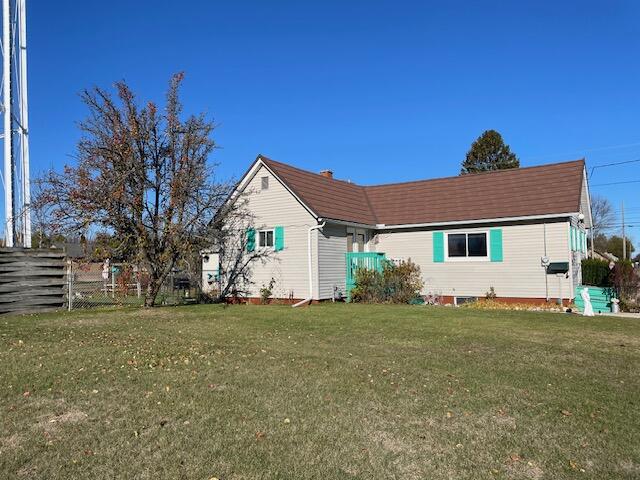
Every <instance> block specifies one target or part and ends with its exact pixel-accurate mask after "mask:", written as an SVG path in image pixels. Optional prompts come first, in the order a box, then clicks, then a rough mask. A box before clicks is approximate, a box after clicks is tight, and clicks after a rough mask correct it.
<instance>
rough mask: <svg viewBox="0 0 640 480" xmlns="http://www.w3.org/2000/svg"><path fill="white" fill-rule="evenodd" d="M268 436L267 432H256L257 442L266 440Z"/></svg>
mask: <svg viewBox="0 0 640 480" xmlns="http://www.w3.org/2000/svg"><path fill="white" fill-rule="evenodd" d="M266 436H267V434H266V433H265V432H256V440H258V441H260V440H264V439H265V437H266Z"/></svg>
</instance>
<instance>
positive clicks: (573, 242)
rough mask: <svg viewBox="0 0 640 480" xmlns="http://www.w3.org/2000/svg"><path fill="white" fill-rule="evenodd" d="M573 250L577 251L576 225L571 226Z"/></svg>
mask: <svg viewBox="0 0 640 480" xmlns="http://www.w3.org/2000/svg"><path fill="white" fill-rule="evenodd" d="M571 250H573V251H574V252H575V251H576V227H571Z"/></svg>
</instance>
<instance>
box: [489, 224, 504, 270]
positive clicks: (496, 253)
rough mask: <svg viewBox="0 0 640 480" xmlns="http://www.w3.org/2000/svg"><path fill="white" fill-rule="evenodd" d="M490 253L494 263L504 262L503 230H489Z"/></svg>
mask: <svg viewBox="0 0 640 480" xmlns="http://www.w3.org/2000/svg"><path fill="white" fill-rule="evenodd" d="M489 251H490V254H491V261H492V262H501V261H502V229H501V228H492V229H491V230H489Z"/></svg>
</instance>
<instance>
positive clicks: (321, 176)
mask: <svg viewBox="0 0 640 480" xmlns="http://www.w3.org/2000/svg"><path fill="white" fill-rule="evenodd" d="M258 157H259V158H260V159H262V160H263V161H266V162H267V163H275V164H277V165H284V166H285V167H288V168H293V169H294V170H298V171H299V172H304V173H308V174H309V175H315V176H316V177H320V178H324V179H325V180H329V181H334V182H341V183H345V184H347V185H352V186H354V187H358V188H364V186H363V185H359V184H357V183H354V182H352V181H351V180H341V179H339V178H333V177H331V178H329V177H325V176H324V175H321V174H320V173H316V172H312V171H311V170H305V169H304V168H300V167H296V166H295V165H291V164H289V163H284V162H279V161H278V160H273V159H272V158H269V157H265V156H264V155H259V156H258Z"/></svg>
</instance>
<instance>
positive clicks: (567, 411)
mask: <svg viewBox="0 0 640 480" xmlns="http://www.w3.org/2000/svg"><path fill="white" fill-rule="evenodd" d="M560 413H562V415H564V416H565V417H570V416H571V415H573V414H572V413H571V412H570V411H569V410H562V411H561V412H560Z"/></svg>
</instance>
